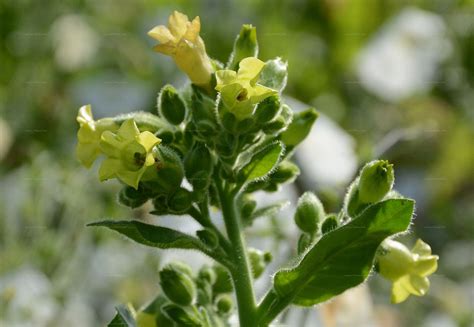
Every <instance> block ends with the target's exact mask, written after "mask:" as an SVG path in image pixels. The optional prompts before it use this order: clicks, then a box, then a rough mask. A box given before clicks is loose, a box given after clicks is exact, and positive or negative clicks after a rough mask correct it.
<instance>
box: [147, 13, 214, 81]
mask: <svg viewBox="0 0 474 327" xmlns="http://www.w3.org/2000/svg"><path fill="white" fill-rule="evenodd" d="M200 30H201V22H200V20H199V17H196V18H194V19H193V21H191V22H190V21H189V19H188V16H186V15H184V14H182V13H180V12H178V11H174V12H173V14H172V15H171V16H170V17H169V21H168V27H166V26H164V25H159V26H156V27H154V28H153V29H152V30H151V31H149V32H148V35H149V36H151V37H152V38H154V39H155V40H157V41H159V42H160V44H158V45H156V46H155V47H154V48H153V49H154V50H155V51H157V52H160V53H163V54H165V55H168V56H170V57H172V58H173V59H174V61H175V62H176V65H178V67H179V68H180V69H181V70H182V71H183V72H185V73H186V74H187V75H188V77H189V79H190V80H191V82H193V83H194V84H196V85H199V86H201V87H204V88H208V87H209V85H210V82H211V75H212V73H213V68H212V65H211V61H210V59H209V57H208V56H207V53H206V47H205V45H204V41H203V40H202V39H201V37H200V36H199V31H200Z"/></svg>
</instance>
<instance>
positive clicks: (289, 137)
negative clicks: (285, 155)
mask: <svg viewBox="0 0 474 327" xmlns="http://www.w3.org/2000/svg"><path fill="white" fill-rule="evenodd" d="M317 118H318V113H317V112H316V110H315V109H314V108H309V109H307V110H304V111H300V112H298V113H296V114H295V115H294V116H293V120H292V121H291V123H290V124H289V125H288V128H287V129H286V130H285V131H284V132H283V133H281V140H282V142H283V143H285V146H286V148H287V149H288V151H290V150H291V149H293V148H294V147H296V146H297V145H298V144H300V143H301V142H302V141H303V140H304V139H305V138H306V136H308V134H309V132H310V131H311V127H312V126H313V124H314V122H315V121H316V119H317Z"/></svg>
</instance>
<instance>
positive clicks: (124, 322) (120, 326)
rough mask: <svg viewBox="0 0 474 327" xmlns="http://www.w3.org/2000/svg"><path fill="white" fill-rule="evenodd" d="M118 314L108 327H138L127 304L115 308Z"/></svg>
mask: <svg viewBox="0 0 474 327" xmlns="http://www.w3.org/2000/svg"><path fill="white" fill-rule="evenodd" d="M115 310H117V314H116V315H115V317H114V319H112V321H111V322H110V323H109V324H108V325H107V327H137V323H136V321H135V318H134V316H133V313H132V311H131V310H130V308H128V307H127V306H125V305H120V306H118V307H116V308H115Z"/></svg>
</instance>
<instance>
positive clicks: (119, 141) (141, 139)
mask: <svg viewBox="0 0 474 327" xmlns="http://www.w3.org/2000/svg"><path fill="white" fill-rule="evenodd" d="M160 142H161V140H160V139H159V138H157V137H156V136H155V135H154V134H153V133H151V132H148V131H145V132H141V133H140V131H139V130H138V127H137V125H136V123H135V121H134V120H133V119H129V120H126V121H125V122H124V123H123V124H122V126H120V128H119V130H118V131H117V133H116V134H115V133H113V132H111V131H105V132H104V133H102V136H101V140H100V149H101V150H102V152H103V153H104V154H105V155H106V156H107V158H106V159H105V160H104V161H103V162H102V165H101V166H100V169H99V178H100V180H101V181H103V180H107V179H110V178H113V177H116V178H119V179H120V180H121V181H123V182H124V183H125V184H127V185H130V186H132V187H134V188H135V189H137V188H138V183H139V181H140V179H141V177H142V175H143V173H144V172H145V170H146V168H147V167H149V166H151V165H153V164H154V163H155V158H154V156H153V153H152V150H153V147H154V146H155V145H158V144H159V143H160Z"/></svg>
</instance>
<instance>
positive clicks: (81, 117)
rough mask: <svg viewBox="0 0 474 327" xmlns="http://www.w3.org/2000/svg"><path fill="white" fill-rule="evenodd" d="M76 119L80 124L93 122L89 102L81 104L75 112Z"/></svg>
mask: <svg viewBox="0 0 474 327" xmlns="http://www.w3.org/2000/svg"><path fill="white" fill-rule="evenodd" d="M76 121H77V122H78V123H79V124H80V125H81V126H82V125H83V124H88V123H93V122H94V117H93V116H92V108H91V105H90V104H87V105H85V106H82V107H80V108H79V111H78V112H77V117H76Z"/></svg>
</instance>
